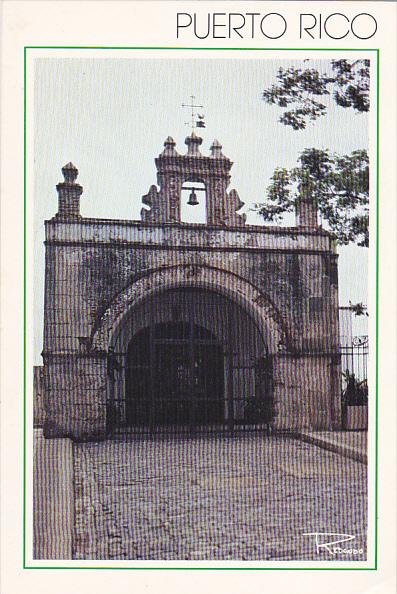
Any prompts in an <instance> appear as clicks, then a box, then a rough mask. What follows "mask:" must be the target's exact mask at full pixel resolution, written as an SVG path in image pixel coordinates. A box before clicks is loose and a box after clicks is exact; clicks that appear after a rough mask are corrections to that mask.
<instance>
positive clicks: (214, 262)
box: [43, 132, 340, 440]
mask: <svg viewBox="0 0 397 594" xmlns="http://www.w3.org/2000/svg"><path fill="white" fill-rule="evenodd" d="M185 143H186V145H187V153H186V154H180V153H178V152H177V150H176V145H175V142H174V141H173V139H172V138H170V137H168V138H167V139H166V141H165V143H164V150H163V151H162V152H161V153H160V155H159V156H158V157H157V159H156V160H155V163H156V167H157V183H158V186H156V185H152V186H151V187H150V189H149V191H148V193H147V194H146V195H145V196H143V199H142V202H143V205H144V207H143V208H142V211H141V220H140V221H130V220H108V219H93V218H83V217H82V216H81V215H80V198H81V194H82V192H83V189H82V187H81V186H80V185H79V184H78V183H77V182H76V179H77V175H78V171H77V169H76V168H75V167H74V165H72V164H71V163H69V164H68V165H66V166H65V167H63V169H62V172H63V174H64V181H63V182H62V183H59V184H58V185H57V191H58V195H59V203H58V212H57V214H56V215H55V216H54V217H53V218H52V219H51V220H49V221H46V223H45V227H46V239H45V246H46V262H45V305H44V308H45V311H44V347H43V364H44V368H43V382H44V390H43V392H44V396H43V399H44V409H45V421H44V435H45V436H46V437H66V436H69V437H72V438H74V439H76V440H81V439H100V438H104V437H105V436H106V435H107V434H108V433H109V427H110V425H111V426H112V427H114V426H119V427H124V426H126V427H134V426H140V427H146V426H157V425H165V426H174V425H184V426H185V425H188V426H192V425H200V426H202V425H211V426H214V427H215V428H216V427H220V426H228V427H232V428H233V427H237V426H241V427H243V426H244V427H245V426H246V427H249V426H251V425H252V424H256V425H257V424H258V423H262V422H263V423H267V424H271V425H272V427H273V429H274V430H280V431H290V430H298V429H300V428H312V429H329V430H330V429H335V428H338V427H339V425H340V362H339V356H338V344H339V322H338V278H337V254H336V246H335V241H334V239H333V238H332V236H331V235H330V234H329V233H328V232H326V231H325V230H324V229H322V228H321V227H320V226H319V225H318V221H317V209H316V205H315V202H314V201H301V202H300V203H299V204H298V205H297V212H296V215H297V220H296V226H295V227H278V226H273V227H264V226H254V225H247V224H246V223H245V215H241V214H239V213H238V210H239V209H240V208H241V207H242V206H243V203H242V202H241V200H240V198H239V196H238V193H237V192H236V190H234V189H232V190H229V184H230V170H231V167H232V162H231V161H230V159H229V158H228V157H226V156H224V155H223V153H222V147H221V145H220V144H219V142H217V141H214V143H213V144H212V146H211V154H210V155H208V156H204V155H202V154H201V152H200V145H201V143H202V139H201V138H200V137H198V136H197V135H196V134H195V133H194V132H192V134H191V135H190V136H188V137H187V138H186V140H185ZM186 184H188V185H189V184H190V185H191V184H193V185H194V184H203V185H204V188H205V192H204V193H205V200H206V213H207V222H206V224H189V223H182V222H181V214H180V212H181V194H182V190H183V188H186ZM190 187H191V186H190ZM192 192H193V197H195V196H194V191H192Z"/></svg>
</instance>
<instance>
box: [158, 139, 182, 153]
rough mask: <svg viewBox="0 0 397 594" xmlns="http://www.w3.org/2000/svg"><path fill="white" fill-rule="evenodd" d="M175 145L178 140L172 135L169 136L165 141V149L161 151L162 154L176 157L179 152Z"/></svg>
mask: <svg viewBox="0 0 397 594" xmlns="http://www.w3.org/2000/svg"><path fill="white" fill-rule="evenodd" d="M175 146H176V142H175V140H174V139H173V138H172V136H167V138H166V139H165V141H164V150H163V152H162V153H161V155H162V156H164V157H176V156H177V155H178V152H177V151H176V149H175Z"/></svg>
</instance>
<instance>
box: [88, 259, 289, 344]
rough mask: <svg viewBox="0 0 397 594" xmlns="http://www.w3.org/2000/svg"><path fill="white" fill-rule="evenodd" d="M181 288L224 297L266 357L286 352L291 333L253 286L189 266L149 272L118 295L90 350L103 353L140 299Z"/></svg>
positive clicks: (219, 272)
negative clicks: (259, 339) (250, 326)
mask: <svg viewBox="0 0 397 594" xmlns="http://www.w3.org/2000/svg"><path fill="white" fill-rule="evenodd" d="M184 287H186V288H189V287H190V288H197V289H208V290H210V291H214V292H216V293H219V294H221V295H224V296H226V297H228V298H229V299H230V300H231V301H234V302H235V303H237V304H238V305H240V306H241V307H243V309H245V310H246V311H247V313H248V314H249V315H250V316H251V317H252V319H253V320H254V322H255V323H256V325H257V327H258V330H259V332H260V333H261V334H262V336H263V338H264V341H265V343H266V345H267V349H268V353H269V354H273V355H274V354H277V353H278V352H280V351H281V352H285V351H287V350H288V346H289V344H291V331H290V329H289V328H288V325H287V322H286V321H285V320H284V319H283V318H282V316H281V314H280V312H279V311H278V310H277V309H276V308H275V306H274V305H273V304H272V303H271V301H270V300H269V299H268V297H267V296H266V295H264V294H263V293H262V292H261V291H260V290H259V289H258V288H257V287H256V286H254V285H253V284H251V283H249V282H248V281H246V280H244V279H243V278H242V277H240V276H238V275H237V274H235V273H232V272H229V271H226V270H224V269H219V268H215V267H209V266H203V265H190V264H189V265H182V266H171V267H164V268H160V269H157V270H152V271H149V272H148V273H147V274H146V275H144V276H142V277H140V278H138V279H137V280H135V282H133V283H132V284H131V285H129V286H128V287H127V288H126V289H125V290H124V291H122V292H120V293H119V294H118V295H117V297H116V298H115V299H114V301H113V302H112V303H111V304H110V305H109V307H108V308H107V309H106V311H105V312H104V313H103V315H102V316H101V317H100V319H99V320H98V322H97V324H96V325H95V327H94V329H93V332H92V336H91V348H92V350H93V351H102V352H103V351H104V352H107V351H108V349H109V346H111V344H112V339H113V337H114V336H115V334H116V333H117V330H118V327H119V326H120V324H121V323H122V322H123V319H124V318H125V316H126V315H128V313H129V312H130V311H131V310H132V308H134V307H136V306H137V305H138V304H139V303H140V302H142V301H143V300H144V299H147V298H149V297H151V296H153V295H155V294H156V293H160V292H162V291H166V290H170V289H175V288H184Z"/></svg>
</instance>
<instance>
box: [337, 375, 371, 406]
mask: <svg viewBox="0 0 397 594" xmlns="http://www.w3.org/2000/svg"><path fill="white" fill-rule="evenodd" d="M342 375H343V377H344V378H345V380H346V384H347V385H346V389H345V390H344V391H343V393H342V406H364V405H366V404H368V385H367V381H366V380H364V381H362V382H359V381H357V379H356V376H355V375H354V373H349V371H348V370H346V372H345V373H342Z"/></svg>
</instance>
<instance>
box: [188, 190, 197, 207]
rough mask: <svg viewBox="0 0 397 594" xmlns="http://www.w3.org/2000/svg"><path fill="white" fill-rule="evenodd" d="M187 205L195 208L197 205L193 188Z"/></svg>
mask: <svg viewBox="0 0 397 594" xmlns="http://www.w3.org/2000/svg"><path fill="white" fill-rule="evenodd" d="M187 203H188V205H189V206H197V204H198V203H199V201H198V200H197V195H196V192H195V191H194V188H192V191H191V192H190V196H189V200H188V201H187Z"/></svg>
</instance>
